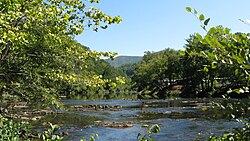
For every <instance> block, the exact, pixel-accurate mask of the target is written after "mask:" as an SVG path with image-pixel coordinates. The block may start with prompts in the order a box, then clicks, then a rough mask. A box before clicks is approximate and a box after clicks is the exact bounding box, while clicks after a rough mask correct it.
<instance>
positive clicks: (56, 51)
mask: <svg viewBox="0 0 250 141" xmlns="http://www.w3.org/2000/svg"><path fill="white" fill-rule="evenodd" d="M96 2H97V3H98V2H99V0H90V1H82V0H75V1H68V0H46V1H44V0H32V1H30V0H28V1H27V0H4V1H1V2H0V34H1V35H2V36H1V37H0V49H1V51H0V79H1V83H0V87H1V89H0V95H1V98H3V97H6V96H12V97H13V96H14V97H15V98H17V99H19V100H24V101H27V102H32V103H43V104H42V105H43V106H45V105H47V104H50V105H59V103H58V102H57V98H56V97H57V96H58V94H59V93H60V91H61V90H62V89H63V87H65V86H74V85H89V86H97V85H101V84H103V83H105V81H106V80H104V79H102V76H100V75H95V73H93V72H89V71H87V70H86V68H87V67H88V64H87V62H86V59H87V58H94V59H99V58H100V56H102V55H104V56H113V55H114V54H113V53H111V52H92V51H90V50H88V49H87V48H86V47H83V46H82V45H80V44H79V43H77V42H76V41H75V40H74V35H77V34H80V33H82V32H83V31H84V30H85V29H86V28H89V29H93V30H94V31H98V29H99V28H103V29H106V28H107V27H108V25H110V24H114V23H120V22H121V18H120V17H119V16H115V17H111V16H109V15H107V14H105V13H103V12H102V11H101V10H99V9H97V8H95V7H92V6H91V4H92V3H96ZM45 103H46V104H45Z"/></svg>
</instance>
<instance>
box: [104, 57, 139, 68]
mask: <svg viewBox="0 0 250 141" xmlns="http://www.w3.org/2000/svg"><path fill="white" fill-rule="evenodd" d="M141 60H142V56H117V57H115V59H114V60H111V59H105V61H106V62H108V63H110V65H111V66H114V67H120V66H123V65H126V64H134V63H138V62H140V61H141Z"/></svg>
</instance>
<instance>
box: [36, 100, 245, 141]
mask: <svg viewBox="0 0 250 141" xmlns="http://www.w3.org/2000/svg"><path fill="white" fill-rule="evenodd" d="M62 103H63V104H64V105H65V107H73V106H75V105H92V107H93V105H94V106H97V105H102V106H103V107H104V105H106V106H109V107H112V106H113V107H115V106H116V107H119V109H113V110H112V109H109V108H106V109H105V108H103V109H96V108H95V109H94V110H90V109H87V110H70V111H62V112H63V114H58V115H48V116H46V117H45V118H44V119H43V120H41V121H39V122H40V123H41V122H45V121H50V122H52V123H54V124H58V125H60V127H61V128H60V130H59V132H67V133H69V135H68V136H66V137H65V138H64V140H67V141H79V140H80V139H82V138H83V136H87V137H90V136H91V135H93V134H95V133H97V134H98V135H99V138H98V139H96V141H136V140H137V135H138V133H141V134H144V133H146V129H144V128H141V126H142V125H144V124H148V125H153V124H158V125H159V126H160V128H161V131H160V133H157V134H153V135H152V136H153V137H154V139H155V141H192V140H197V141H198V140H206V139H207V138H208V137H209V136H211V135H222V133H223V132H225V131H230V130H231V129H232V128H233V127H239V126H241V124H240V123H238V122H236V121H232V120H229V119H225V118H221V116H218V115H215V113H216V114H219V112H212V113H211V112H208V111H209V110H207V109H208V108H209V107H210V106H211V100H209V99H169V100H106V101H105V100H100V101H85V100H64V101H62ZM218 117H219V118H218ZM112 122H118V123H125V124H127V123H129V124H130V125H131V126H132V127H130V126H129V127H127V128H117V127H116V128H114V127H103V126H99V125H98V124H96V123H112Z"/></svg>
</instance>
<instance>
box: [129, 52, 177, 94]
mask: <svg viewBox="0 0 250 141" xmlns="http://www.w3.org/2000/svg"><path fill="white" fill-rule="evenodd" d="M179 60H180V53H179V51H176V50H173V49H165V50H163V51H160V52H155V53H151V52H146V54H145V55H144V56H143V59H142V61H141V63H139V64H138V65H137V67H136V69H135V74H134V76H133V77H132V80H133V81H134V82H135V87H136V88H137V91H139V92H142V93H149V95H151V96H153V97H155V98H165V97H166V92H167V90H168V89H169V87H170V86H171V85H172V84H173V82H174V80H176V79H179V76H180V72H181V66H180V62H179Z"/></svg>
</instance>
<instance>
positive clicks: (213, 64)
mask: <svg viewBox="0 0 250 141" xmlns="http://www.w3.org/2000/svg"><path fill="white" fill-rule="evenodd" d="M216 67H217V62H215V61H214V62H212V64H211V68H212V69H216Z"/></svg>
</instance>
